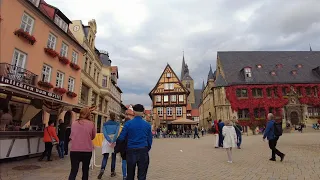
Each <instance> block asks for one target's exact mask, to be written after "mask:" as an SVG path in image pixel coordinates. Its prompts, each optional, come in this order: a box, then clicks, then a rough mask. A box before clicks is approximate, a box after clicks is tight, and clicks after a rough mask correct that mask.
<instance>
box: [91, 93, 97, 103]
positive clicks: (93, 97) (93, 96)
mask: <svg viewBox="0 0 320 180" xmlns="http://www.w3.org/2000/svg"><path fill="white" fill-rule="evenodd" d="M97 97H98V95H97V94H96V93H95V92H92V97H91V106H94V105H96V102H97Z"/></svg>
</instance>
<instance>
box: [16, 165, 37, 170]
mask: <svg viewBox="0 0 320 180" xmlns="http://www.w3.org/2000/svg"><path fill="white" fill-rule="evenodd" d="M40 168H41V167H40V166H36V165H23V166H16V167H14V168H12V169H13V170H34V169H40Z"/></svg>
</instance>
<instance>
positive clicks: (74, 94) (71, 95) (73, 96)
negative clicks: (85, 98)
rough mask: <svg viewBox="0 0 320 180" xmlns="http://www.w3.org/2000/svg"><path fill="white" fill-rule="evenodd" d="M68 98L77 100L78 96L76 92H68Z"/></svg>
mask: <svg viewBox="0 0 320 180" xmlns="http://www.w3.org/2000/svg"><path fill="white" fill-rule="evenodd" d="M67 96H69V97H71V98H75V97H77V94H76V93H74V92H72V91H68V92H67Z"/></svg>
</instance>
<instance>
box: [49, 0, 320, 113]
mask: <svg viewBox="0 0 320 180" xmlns="http://www.w3.org/2000/svg"><path fill="white" fill-rule="evenodd" d="M46 1H47V2H48V3H49V4H51V5H54V6H56V7H58V8H59V9H60V10H61V11H62V12H63V13H64V14H65V15H66V16H67V17H69V19H71V20H82V22H83V24H84V25H87V22H88V21H89V20H90V19H95V20H96V22H97V28H98V33H97V37H96V47H97V48H98V49H101V50H106V51H108V52H109V53H110V57H111V59H112V63H113V65H117V66H118V68H119V86H120V88H121V89H122V90H123V95H122V100H123V102H124V104H130V103H133V104H134V103H141V104H144V105H145V106H148V107H150V105H151V101H150V98H149V96H148V93H149V92H150V90H151V89H152V88H153V87H154V86H155V84H156V83H157V80H158V79H159V76H160V75H161V73H162V71H163V69H164V68H165V66H166V64H167V63H169V64H170V65H171V67H172V68H173V69H174V71H175V72H176V73H177V74H178V75H179V74H180V71H181V62H182V51H183V50H184V52H185V60H186V62H187V63H188V65H189V69H190V72H191V76H192V77H193V79H194V80H195V86H196V88H200V87H201V84H202V80H203V79H205V80H206V79H207V73H208V70H209V66H210V64H212V67H213V68H214V69H215V62H216V53H217V51H234V50H241V51H242V50H246V51H253V50H302V51H304V50H309V44H311V46H312V49H313V50H320V0H281V1H278V0H90V1H88V0H46ZM319 61H320V60H319Z"/></svg>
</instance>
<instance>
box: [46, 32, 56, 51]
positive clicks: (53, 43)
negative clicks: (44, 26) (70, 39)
mask: <svg viewBox="0 0 320 180" xmlns="http://www.w3.org/2000/svg"><path fill="white" fill-rule="evenodd" d="M56 42H57V38H56V36H55V35H53V34H51V33H50V34H49V38H48V42H47V48H50V49H55V48H56Z"/></svg>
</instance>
